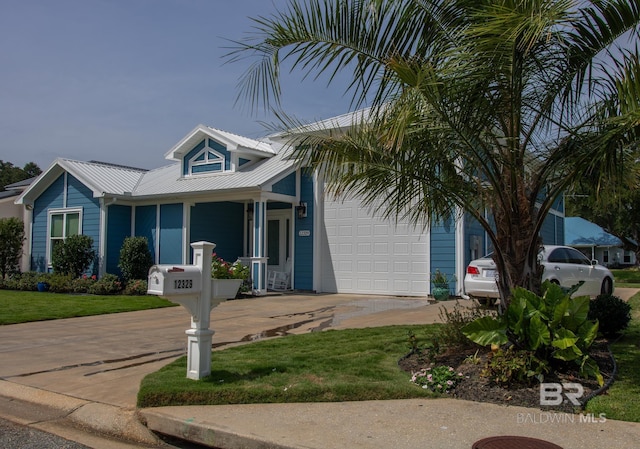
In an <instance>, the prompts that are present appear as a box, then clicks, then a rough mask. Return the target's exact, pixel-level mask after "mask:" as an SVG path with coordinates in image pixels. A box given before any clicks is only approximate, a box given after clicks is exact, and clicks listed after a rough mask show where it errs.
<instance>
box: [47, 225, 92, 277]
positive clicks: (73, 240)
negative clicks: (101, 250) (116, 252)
mask: <svg viewBox="0 0 640 449" xmlns="http://www.w3.org/2000/svg"><path fill="white" fill-rule="evenodd" d="M95 254H96V252H95V250H94V249H93V239H92V238H91V237H89V236H88V235H71V236H69V237H67V238H66V239H65V240H64V241H60V242H58V243H56V244H55V245H54V247H53V254H52V257H51V265H52V266H53V271H54V273H59V274H68V275H71V277H72V278H77V277H80V275H82V274H83V273H84V272H85V271H87V268H89V265H90V264H91V262H93V259H94V258H95Z"/></svg>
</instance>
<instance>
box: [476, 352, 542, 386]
mask: <svg viewBox="0 0 640 449" xmlns="http://www.w3.org/2000/svg"><path fill="white" fill-rule="evenodd" d="M548 371H549V367H548V364H547V363H546V362H545V361H543V360H540V359H538V358H537V357H536V356H535V354H534V353H533V352H532V351H524V350H516V349H514V347H513V346H511V347H510V348H508V349H498V350H497V351H496V352H492V353H491V355H490V356H489V360H488V362H487V366H486V367H485V369H484V370H482V376H485V377H488V378H489V379H491V380H492V381H494V382H495V383H497V384H499V385H504V386H507V385H511V384H513V383H524V384H529V383H531V382H532V381H534V380H538V381H539V380H540V379H541V376H542V375H543V373H546V372H548Z"/></svg>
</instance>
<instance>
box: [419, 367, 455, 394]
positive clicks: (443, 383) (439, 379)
mask: <svg viewBox="0 0 640 449" xmlns="http://www.w3.org/2000/svg"><path fill="white" fill-rule="evenodd" d="M463 378H464V374H462V373H456V370H454V369H453V368H452V367H450V366H444V365H440V366H436V367H434V368H431V367H429V368H423V369H421V370H420V371H418V372H415V373H413V375H412V376H411V382H413V383H414V384H416V385H420V386H421V387H422V388H424V389H429V390H431V391H435V392H437V393H448V392H450V391H451V390H453V389H454V388H455V387H456V385H458V383H459V382H460V381H461V380H462V379H463Z"/></svg>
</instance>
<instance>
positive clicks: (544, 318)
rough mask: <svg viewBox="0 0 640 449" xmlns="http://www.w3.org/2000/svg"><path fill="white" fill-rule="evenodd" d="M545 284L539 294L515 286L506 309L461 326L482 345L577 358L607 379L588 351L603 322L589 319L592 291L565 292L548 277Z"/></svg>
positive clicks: (546, 358)
mask: <svg viewBox="0 0 640 449" xmlns="http://www.w3.org/2000/svg"><path fill="white" fill-rule="evenodd" d="M542 290H543V296H542V297H540V296H538V295H536V294H535V293H533V292H530V291H528V290H525V289H524V288H516V289H515V290H514V292H513V298H512V299H511V303H510V304H509V307H508V308H507V310H506V312H505V313H504V315H502V316H500V317H497V318H494V317H491V316H486V317H482V318H479V319H477V320H475V321H473V322H472V323H470V324H468V325H466V326H465V327H464V328H463V329H462V332H463V333H464V334H465V335H466V336H467V337H469V338H470V339H471V340H472V341H474V342H475V343H477V344H480V345H483V346H486V345H492V347H493V346H495V345H497V346H499V345H503V344H505V343H511V344H512V345H514V346H515V347H516V348H517V349H522V350H526V351H531V352H533V353H534V355H535V357H536V358H537V359H538V360H540V361H542V362H549V363H551V362H556V363H557V364H562V363H564V362H574V363H576V364H577V365H578V366H579V367H580V374H581V375H583V376H593V377H595V378H596V379H597V380H598V383H599V384H600V385H602V384H603V383H604V379H603V377H602V374H600V368H599V367H598V364H597V363H596V362H595V361H594V360H593V359H591V358H590V357H589V348H590V347H591V345H592V343H593V341H594V340H595V338H596V336H597V334H598V323H597V322H592V321H589V320H588V319H587V315H588V312H589V302H590V299H589V297H588V296H579V297H576V298H571V296H570V295H571V294H572V293H574V291H569V292H564V291H563V290H562V289H561V288H560V286H558V285H555V284H552V283H550V282H548V281H546V282H544V283H543V284H542Z"/></svg>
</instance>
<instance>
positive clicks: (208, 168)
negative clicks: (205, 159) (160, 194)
mask: <svg viewBox="0 0 640 449" xmlns="http://www.w3.org/2000/svg"><path fill="white" fill-rule="evenodd" d="M205 146H207V147H209V148H211V149H212V150H213V151H215V152H216V153H219V154H220V155H222V157H223V158H224V170H230V169H231V154H230V153H229V152H228V151H227V148H226V147H225V146H224V145H222V144H220V143H218V142H216V141H215V140H213V139H203V140H202V142H200V143H199V144H198V145H196V146H195V147H193V149H192V150H191V151H189V152H188V153H187V154H186V155H185V156H184V157H183V158H182V176H187V175H188V174H189V161H190V160H191V158H193V157H194V156H195V155H196V154H197V153H198V152H200V151H201V150H203V149H204V148H205ZM222 170H223V168H222V165H221V164H220V162H215V163H212V164H208V165H201V166H199V167H197V168H194V170H193V172H194V173H206V172H215V171H222Z"/></svg>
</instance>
